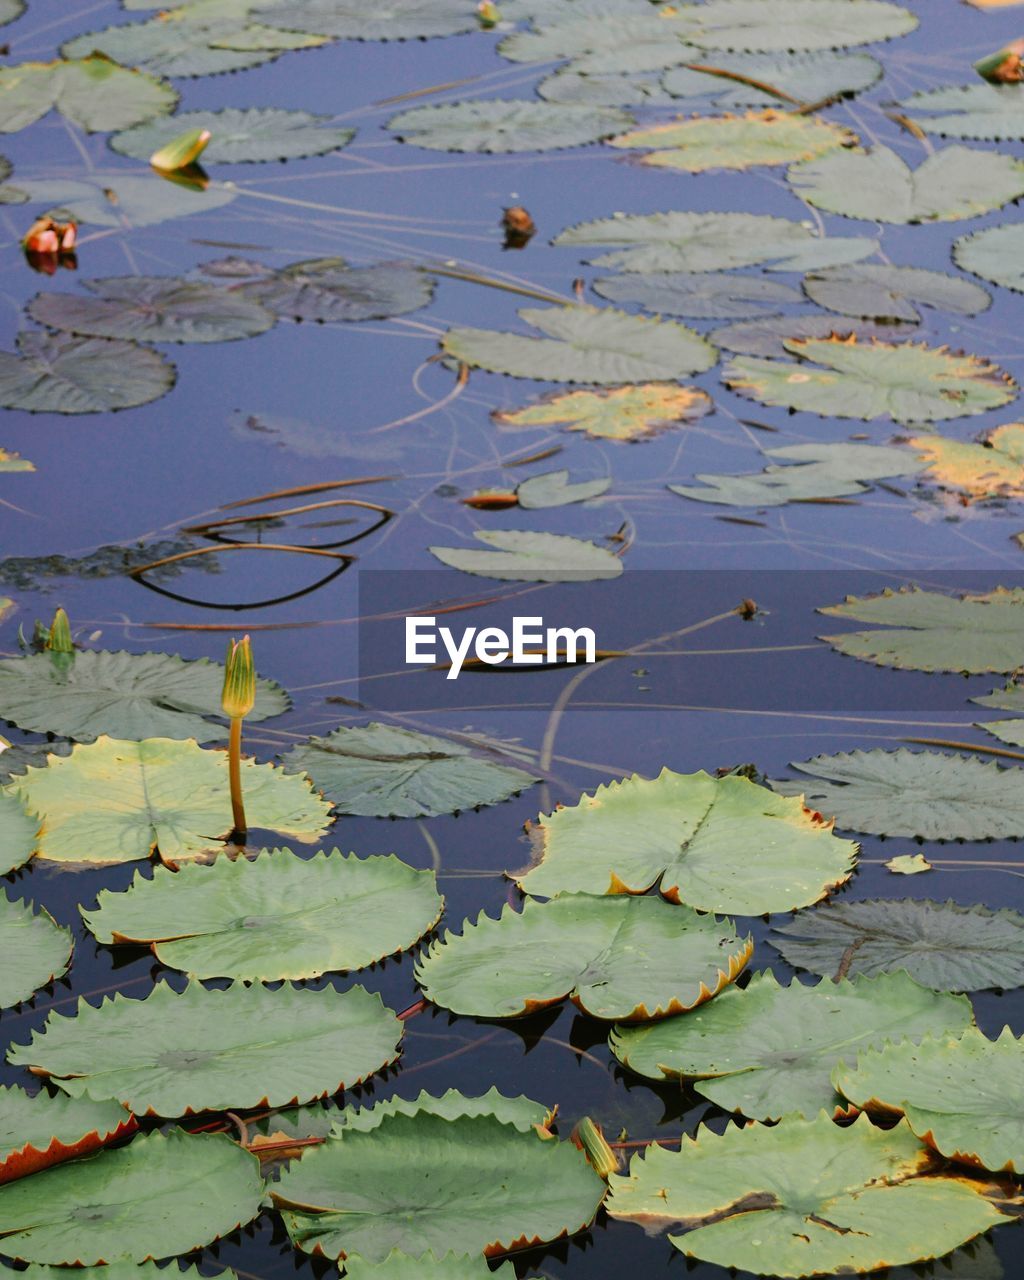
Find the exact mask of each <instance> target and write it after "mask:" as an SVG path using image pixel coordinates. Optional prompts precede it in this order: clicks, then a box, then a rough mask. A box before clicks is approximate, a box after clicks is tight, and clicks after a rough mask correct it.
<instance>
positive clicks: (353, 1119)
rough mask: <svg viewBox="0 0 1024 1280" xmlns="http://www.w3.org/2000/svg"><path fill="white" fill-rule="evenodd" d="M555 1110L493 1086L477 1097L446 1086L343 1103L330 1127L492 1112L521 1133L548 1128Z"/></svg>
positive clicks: (363, 1129)
mask: <svg viewBox="0 0 1024 1280" xmlns="http://www.w3.org/2000/svg"><path fill="white" fill-rule="evenodd" d="M556 1111H557V1107H554V1108H553V1107H548V1106H545V1105H544V1103H542V1102H534V1101H533V1100H532V1099H530V1098H524V1097H522V1096H520V1097H518V1098H506V1097H505V1096H504V1095H503V1094H501V1093H499V1092H498V1090H497V1089H493V1088H492V1089H488V1091H487V1092H486V1093H484V1094H481V1095H480V1096H479V1097H467V1096H466V1095H465V1094H464V1093H460V1092H459V1091H458V1089H449V1090H448V1092H447V1093H444V1094H442V1095H441V1096H440V1097H434V1096H432V1095H431V1094H429V1093H427V1092H426V1090H422V1091H421V1092H420V1094H419V1096H418V1097H416V1098H388V1099H387V1100H386V1101H384V1102H376V1103H374V1104H372V1105H371V1106H365V1107H345V1109H344V1110H343V1111H341V1112H339V1113H337V1115H336V1117H335V1118H334V1120H333V1122H332V1125H331V1130H330V1131H331V1132H333V1133H334V1135H335V1136H336V1137H337V1136H339V1135H341V1136H344V1134H346V1133H371V1132H373V1130H374V1129H377V1128H379V1127H380V1126H381V1125H382V1124H383V1123H384V1122H385V1121H386V1120H388V1119H390V1117H392V1116H417V1115H430V1116H440V1117H441V1118H442V1119H444V1120H459V1119H461V1118H462V1117H463V1116H492V1117H493V1118H494V1119H495V1120H500V1121H501V1123H502V1124H507V1125H511V1126H512V1128H514V1129H518V1130H519V1132H520V1133H532V1132H534V1131H535V1130H540V1129H547V1128H548V1126H549V1125H550V1124H551V1123H552V1121H553V1120H554V1117H555V1113H556Z"/></svg>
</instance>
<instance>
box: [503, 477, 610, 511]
mask: <svg viewBox="0 0 1024 1280" xmlns="http://www.w3.org/2000/svg"><path fill="white" fill-rule="evenodd" d="M611 483H612V482H611V479H610V477H608V476H605V477H604V479H602V480H581V481H579V482H578V483H577V484H570V483H569V472H568V471H546V472H545V473H544V474H543V475H539V476H530V477H529V478H528V479H526V480H521V481H520V482H519V484H518V485H517V487H516V500H517V501H518V503H519V505H520V506H521V507H524V508H525V509H526V510H527V511H534V510H542V509H544V508H546V507H565V506H568V505H569V504H570V503H573V502H588V501H590V499H591V498H599V497H600V496H601V494H602V493H605V492H607V490H608V489H609V488H610V487H611Z"/></svg>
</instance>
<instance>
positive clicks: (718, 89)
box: [661, 52, 882, 110]
mask: <svg viewBox="0 0 1024 1280" xmlns="http://www.w3.org/2000/svg"><path fill="white" fill-rule="evenodd" d="M688 61H689V62H692V63H697V64H701V63H708V62H714V65H715V66H716V67H719V68H721V69H722V70H723V71H735V72H738V73H739V74H740V75H744V76H749V77H750V78H751V79H753V80H760V81H761V83H762V84H770V85H772V87H773V88H775V89H781V90H782V92H783V93H788V94H789V95H790V96H791V97H792V98H796V99H798V100H799V101H801V102H820V101H821V100H822V99H823V98H830V97H832V96H833V94H837V93H838V94H843V95H851V94H855V93H860V92H862V91H863V90H864V89H870V88H871V86H872V85H873V84H875V83H876V82H877V81H879V80H880V79H881V78H882V66H881V63H879V62H878V61H877V59H875V58H872V57H870V56H869V55H868V54H866V53H854V54H846V55H843V54H838V53H828V52H823V53H810V54H808V53H775V54H763V53H727V54H721V55H716V56H715V57H714V58H710V59H709V58H706V57H704V56H702V55H700V54H696V56H694V57H692V58H689V59H688ZM661 83H662V86H663V87H664V89H665V90H666V92H667V93H669V94H671V95H672V97H673V98H688V99H689V98H712V99H713V100H714V104H715V106H716V107H718V108H719V109H721V110H729V109H730V108H732V107H778V105H779V98H778V97H777V96H775V95H774V94H770V93H764V92H763V91H762V90H760V89H755V88H754V87H753V86H752V85H747V84H736V83H730V82H729V81H728V80H725V79H722V78H721V77H719V76H712V75H708V74H707V72H704V71H693V70H691V69H690V68H689V67H685V66H677V67H672V68H670V69H669V70H668V71H666V72H665V74H664V76H663V77H662V80H661Z"/></svg>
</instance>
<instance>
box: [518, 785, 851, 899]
mask: <svg viewBox="0 0 1024 1280" xmlns="http://www.w3.org/2000/svg"><path fill="white" fill-rule="evenodd" d="M530 835H531V839H532V841H533V845H534V863H533V865H532V866H531V867H530V868H528V869H527V870H526V871H524V872H517V873H514V874H512V873H510V874H512V878H513V879H514V880H515V881H516V883H517V884H518V885H519V887H520V888H521V889H522V890H523V891H524V892H525V893H530V894H534V895H540V896H542V897H554V896H555V895H556V894H560V893H593V894H606V893H645V892H646V891H647V890H648V889H650V888H652V887H653V886H654V885H657V886H658V888H659V890H660V892H661V893H662V895H663V896H664V897H666V898H668V899H669V900H670V901H672V902H682V903H686V904H687V905H689V906H691V907H696V908H697V909H698V910H700V911H718V912H722V913H728V914H736V915H761V914H762V913H764V912H768V911H789V910H793V909H795V908H797V907H805V906H809V905H810V904H811V903H812V902H817V901H818V900H819V899H820V898H823V897H824V896H825V895H826V894H827V893H829V892H830V891H831V890H832V889H834V888H836V887H838V886H839V885H841V884H844V883H845V882H846V881H847V880H848V879H849V878H850V876H851V875H852V874H853V863H854V859H855V856H856V853H857V846H856V844H854V843H853V842H852V841H850V840H839V839H837V838H836V837H835V836H834V835H833V834H832V824H831V823H829V822H825V821H823V820H822V818H821V815H820V814H813V813H811V812H810V810H807V809H805V808H804V807H803V805H802V804H801V803H800V801H799V800H790V799H788V798H787V799H782V798H781V797H779V796H774V797H773V795H772V793H771V792H770V791H769V790H768V789H767V788H766V787H760V786H758V785H757V784H756V783H753V782H751V781H750V780H749V779H748V778H743V777H739V776H735V775H734V776H729V777H724V778H712V777H710V776H709V775H708V774H706V773H704V772H703V771H702V772H700V773H690V774H684V773H673V772H672V771H671V770H670V769H663V770H662V772H661V774H660V775H659V776H658V777H657V778H655V779H654V780H653V781H651V780H648V779H646V778H641V777H640V776H639V775H637V774H634V775H633V776H632V777H631V778H626V779H625V780H624V781H623V782H610V783H606V784H604V785H602V786H600V787H598V789H597V791H596V792H595V793H594V794H593V795H584V796H583V797H582V799H581V800H580V801H579V803H578V804H576V805H573V806H571V807H566V808H560V809H556V810H555V812H554V813H551V814H548V815H542V816H541V818H540V820H539V822H538V823H537V825H536V826H534V827H533V829H532V830H531V833H530Z"/></svg>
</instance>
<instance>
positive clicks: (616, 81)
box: [537, 50, 696, 107]
mask: <svg viewBox="0 0 1024 1280" xmlns="http://www.w3.org/2000/svg"><path fill="white" fill-rule="evenodd" d="M694 53H696V50H694ZM537 94H538V96H539V97H541V98H543V99H544V101H545V102H572V103H577V104H581V105H582V104H586V105H588V106H592V107H643V106H650V105H652V104H655V103H656V104H658V105H663V104H666V103H670V102H671V101H672V99H671V98H670V97H669V95H668V94H667V93H666V92H665V90H664V89H663V88H662V87H661V81H660V79H659V75H658V72H657V71H636V72H633V73H631V74H627V73H621V72H620V73H616V72H609V73H607V74H604V75H591V74H590V73H589V72H585V73H581V72H579V71H577V70H576V67H575V64H574V63H570V64H569V65H568V66H567V67H566V68H565V69H564V70H562V71H556V72H555V73H554V75H550V76H547V77H546V78H545V79H544V80H542V81H541V82H540V84H538V85H537Z"/></svg>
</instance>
